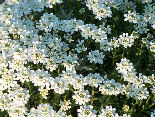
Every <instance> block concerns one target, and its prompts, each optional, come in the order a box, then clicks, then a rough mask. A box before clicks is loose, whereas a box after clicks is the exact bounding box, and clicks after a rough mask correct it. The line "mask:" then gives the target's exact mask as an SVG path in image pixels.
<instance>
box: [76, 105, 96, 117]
mask: <svg viewBox="0 0 155 117" xmlns="http://www.w3.org/2000/svg"><path fill="white" fill-rule="evenodd" d="M77 112H78V117H96V113H97V111H96V110H94V109H93V106H91V105H88V106H86V105H84V106H80V109H77Z"/></svg>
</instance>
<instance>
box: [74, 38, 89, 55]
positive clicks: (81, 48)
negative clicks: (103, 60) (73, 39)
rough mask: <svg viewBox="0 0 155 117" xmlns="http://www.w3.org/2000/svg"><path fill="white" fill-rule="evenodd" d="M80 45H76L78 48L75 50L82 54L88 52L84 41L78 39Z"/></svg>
mask: <svg viewBox="0 0 155 117" xmlns="http://www.w3.org/2000/svg"><path fill="white" fill-rule="evenodd" d="M78 42H79V43H78V44H77V45H76V48H75V50H76V51H77V53H80V52H82V51H86V50H87V48H85V47H84V45H83V42H84V40H81V41H80V40H79V39H78Z"/></svg>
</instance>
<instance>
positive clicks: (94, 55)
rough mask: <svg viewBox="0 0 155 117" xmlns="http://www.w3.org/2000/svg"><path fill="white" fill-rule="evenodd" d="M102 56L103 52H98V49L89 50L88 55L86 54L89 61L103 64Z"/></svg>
mask: <svg viewBox="0 0 155 117" xmlns="http://www.w3.org/2000/svg"><path fill="white" fill-rule="evenodd" d="M104 56H105V55H103V52H99V50H95V51H92V50H91V52H89V55H87V57H88V60H89V61H90V63H92V62H94V63H99V64H103V58H104Z"/></svg>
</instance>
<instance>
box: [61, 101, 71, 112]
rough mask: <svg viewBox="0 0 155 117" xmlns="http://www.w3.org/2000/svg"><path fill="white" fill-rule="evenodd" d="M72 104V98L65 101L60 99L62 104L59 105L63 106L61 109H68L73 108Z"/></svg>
mask: <svg viewBox="0 0 155 117" xmlns="http://www.w3.org/2000/svg"><path fill="white" fill-rule="evenodd" d="M70 104H71V102H70V100H68V101H66V100H65V101H64V102H62V101H61V100H60V104H59V106H60V107H61V108H60V110H61V111H67V110H68V109H70V108H71V106H70Z"/></svg>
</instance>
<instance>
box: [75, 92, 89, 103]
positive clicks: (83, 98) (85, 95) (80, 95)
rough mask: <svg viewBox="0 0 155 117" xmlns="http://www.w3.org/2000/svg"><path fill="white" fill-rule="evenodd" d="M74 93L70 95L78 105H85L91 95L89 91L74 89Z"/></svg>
mask: <svg viewBox="0 0 155 117" xmlns="http://www.w3.org/2000/svg"><path fill="white" fill-rule="evenodd" d="M74 94H75V95H73V96H72V97H73V99H75V103H76V104H79V105H85V104H86V103H87V102H89V101H90V97H91V95H89V91H88V90H86V91H84V90H82V91H74Z"/></svg>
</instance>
